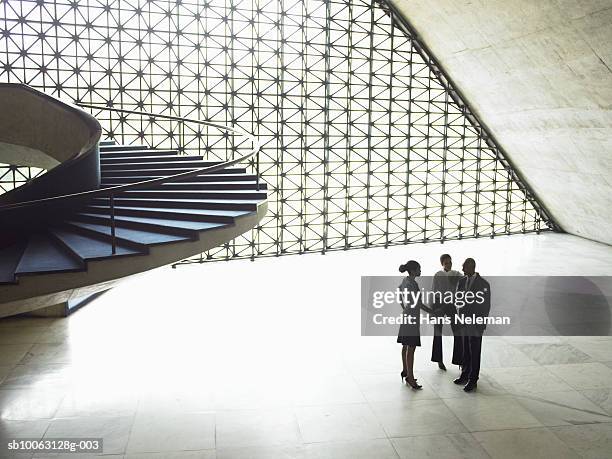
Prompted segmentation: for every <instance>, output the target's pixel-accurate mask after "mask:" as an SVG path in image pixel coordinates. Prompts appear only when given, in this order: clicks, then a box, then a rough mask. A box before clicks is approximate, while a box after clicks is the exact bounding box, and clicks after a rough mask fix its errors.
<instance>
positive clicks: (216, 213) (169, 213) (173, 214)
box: [83, 205, 252, 223]
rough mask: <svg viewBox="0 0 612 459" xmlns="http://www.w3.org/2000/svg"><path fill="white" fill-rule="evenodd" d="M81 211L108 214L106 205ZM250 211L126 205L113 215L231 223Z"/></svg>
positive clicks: (116, 210)
mask: <svg viewBox="0 0 612 459" xmlns="http://www.w3.org/2000/svg"><path fill="white" fill-rule="evenodd" d="M83 212H85V213H89V214H101V215H107V216H108V215H109V214H110V209H109V207H108V205H106V206H93V205H92V206H87V207H86V208H84V209H83ZM251 212H252V211H245V210H213V209H208V210H207V209H177V208H174V207H126V206H115V215H126V216H133V217H152V218H169V219H173V220H197V221H203V222H217V223H233V222H234V219H235V218H237V217H240V216H242V215H247V214H250V213H251Z"/></svg>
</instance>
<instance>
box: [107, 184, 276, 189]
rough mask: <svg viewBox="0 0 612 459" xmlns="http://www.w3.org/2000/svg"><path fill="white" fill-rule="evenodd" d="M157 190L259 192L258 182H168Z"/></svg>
mask: <svg viewBox="0 0 612 459" xmlns="http://www.w3.org/2000/svg"><path fill="white" fill-rule="evenodd" d="M117 185H121V184H120V183H115V184H111V185H109V184H107V183H106V182H105V183H103V184H102V186H117ZM154 188H155V189H160V190H252V191H257V182H191V183H190V182H168V183H162V184H160V185H155V187H154ZM265 189H266V184H265V183H260V184H259V190H260V191H261V190H265Z"/></svg>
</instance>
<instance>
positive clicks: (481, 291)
mask: <svg viewBox="0 0 612 459" xmlns="http://www.w3.org/2000/svg"><path fill="white" fill-rule="evenodd" d="M463 274H465V275H464V276H463V277H462V278H461V279H459V282H458V283H457V290H456V293H459V292H463V293H462V295H464V296H465V297H466V301H464V305H463V306H462V307H460V308H459V307H457V308H456V309H457V314H458V315H459V316H461V317H462V318H464V319H473V318H475V319H478V318H485V317H488V316H489V311H490V310H491V287H490V285H489V283H488V282H487V281H486V280H485V279H484V278H483V277H481V276H480V274H478V273H477V272H476V261H474V259H473V258H467V259H466V260H465V261H464V262H463ZM468 292H472V293H471V294H469V293H468ZM468 296H470V297H471V298H473V299H472V300H467V297H468ZM466 322H467V320H466ZM486 327H487V326H486V324H482V323H478V321H476V323H464V324H461V325H459V329H460V332H461V335H462V337H463V339H462V347H463V366H462V367H461V376H459V377H458V378H457V379H455V380H454V381H453V382H454V383H455V384H462V385H465V387H464V388H463V390H464V391H466V392H471V391H473V390H475V389H476V386H477V382H478V376H479V374H480V352H481V350H482V335H483V334H484V331H485V328H486Z"/></svg>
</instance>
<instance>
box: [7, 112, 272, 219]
mask: <svg viewBox="0 0 612 459" xmlns="http://www.w3.org/2000/svg"><path fill="white" fill-rule="evenodd" d="M77 105H79V106H80V107H86V108H93V109H96V110H109V111H114V112H118V113H127V114H132V115H140V116H148V117H151V118H162V119H169V120H174V121H181V122H191V123H197V124H200V125H206V126H212V127H216V128H219V129H223V130H225V131H229V132H232V133H235V134H239V135H243V136H245V137H247V139H249V140H250V141H251V142H252V144H253V148H252V149H251V151H250V152H249V153H247V154H246V155H243V156H241V157H239V158H235V159H232V160H229V161H225V162H222V163H219V164H215V165H214V166H206V167H202V168H198V169H194V170H191V171H186V172H180V173H178V174H174V175H169V176H165V177H157V178H154V179H148V180H141V181H140V182H135V183H128V184H125V185H117V186H112V187H107V188H100V189H97V190H90V191H83V192H79V193H69V194H65V195H60V196H51V197H48V198H41V199H35V200H32V201H24V202H18V203H13V204H8V205H4V206H0V212H2V211H3V210H11V209H19V208H22V207H29V206H36V205H38V204H48V203H50V202H55V201H60V200H77V199H83V198H98V197H111V196H114V195H115V194H117V193H120V192H123V191H130V190H134V189H138V188H142V187H146V186H149V185H158V184H162V183H169V182H174V181H177V180H180V179H184V178H189V177H193V176H196V175H200V174H208V173H211V172H215V171H217V170H221V169H225V168H227V167H229V166H232V165H234V164H237V163H240V162H242V161H244V160H246V159H248V158H251V157H252V156H254V155H255V154H258V153H259V150H260V148H261V147H260V145H259V142H257V139H256V138H255V137H254V136H253V135H251V134H249V133H247V132H245V131H242V130H240V129H236V128H233V127H229V126H225V125H223V124H219V123H213V122H211V121H201V120H192V119H188V118H180V117H176V116H171V115H161V114H154V113H147V112H139V111H133V110H123V109H116V108H111V107H101V106H97V105H89V104H80V103H78V104H77ZM258 159H259V155H258ZM256 177H257V179H256V180H257V190H258V191H259V161H257V175H256Z"/></svg>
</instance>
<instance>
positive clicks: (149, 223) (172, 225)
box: [73, 212, 230, 238]
mask: <svg viewBox="0 0 612 459" xmlns="http://www.w3.org/2000/svg"><path fill="white" fill-rule="evenodd" d="M73 220H76V221H79V222H85V223H96V224H105V225H108V226H110V221H111V220H110V216H108V215H97V214H90V213H85V212H80V213H78V214H75V215H74V216H73ZM229 225H230V224H229V223H213V222H198V221H191V220H190V221H183V220H173V219H167V218H151V217H128V216H123V215H121V216H116V217H115V227H123V228H133V229H139V230H144V231H158V232H161V233H165V234H168V233H169V234H174V235H179V236H186V237H191V238H195V237H198V234H197V233H198V232H200V231H206V230H209V229H215V228H221V227H223V226H229Z"/></svg>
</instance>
